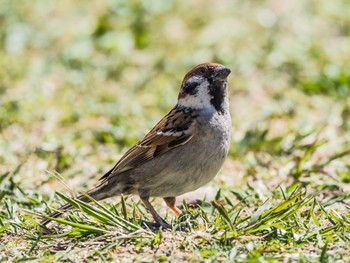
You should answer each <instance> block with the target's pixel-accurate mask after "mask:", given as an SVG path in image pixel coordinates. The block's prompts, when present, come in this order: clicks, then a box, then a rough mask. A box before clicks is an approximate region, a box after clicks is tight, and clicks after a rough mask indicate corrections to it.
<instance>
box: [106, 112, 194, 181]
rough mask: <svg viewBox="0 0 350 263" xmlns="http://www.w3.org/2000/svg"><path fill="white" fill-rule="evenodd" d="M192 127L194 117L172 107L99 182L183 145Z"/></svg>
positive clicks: (191, 134)
mask: <svg viewBox="0 0 350 263" xmlns="http://www.w3.org/2000/svg"><path fill="white" fill-rule="evenodd" d="M194 125H195V116H194V115H193V114H192V113H191V112H189V111H188V110H185V109H184V108H179V107H174V108H173V109H172V110H171V111H170V112H169V113H168V114H167V115H166V116H165V117H164V118H163V119H161V120H160V121H159V122H158V124H157V125H156V126H155V127H154V128H153V129H152V130H151V131H150V132H149V133H148V134H147V135H146V136H145V137H144V138H143V139H142V140H141V141H140V142H138V143H137V144H135V145H134V146H133V147H132V148H130V149H129V150H128V151H127V152H126V153H125V154H124V155H123V156H122V158H121V159H120V160H119V161H118V163H117V164H116V165H115V166H114V167H113V168H112V169H111V170H110V171H108V172H107V173H106V174H105V175H103V176H102V177H101V179H100V180H102V179H107V178H109V177H110V176H114V175H117V174H120V173H122V172H125V171H128V170H131V169H133V168H135V167H137V166H139V165H141V164H143V163H145V162H147V161H149V160H151V159H153V158H155V157H157V156H159V155H162V154H164V153H166V152H168V151H170V150H171V149H173V148H175V147H177V146H180V145H184V144H185V143H187V142H188V141H189V140H191V138H192V136H193V130H194Z"/></svg>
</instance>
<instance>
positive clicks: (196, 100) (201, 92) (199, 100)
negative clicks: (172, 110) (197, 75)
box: [178, 79, 212, 109]
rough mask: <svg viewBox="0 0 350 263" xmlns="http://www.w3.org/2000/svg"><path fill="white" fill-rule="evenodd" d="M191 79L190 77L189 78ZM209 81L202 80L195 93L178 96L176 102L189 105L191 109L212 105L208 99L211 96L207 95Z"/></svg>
mask: <svg viewBox="0 0 350 263" xmlns="http://www.w3.org/2000/svg"><path fill="white" fill-rule="evenodd" d="M189 81H191V79H189ZM208 87H209V82H208V81H204V82H203V83H202V84H201V85H200V86H199V87H198V88H197V94H196V95H191V94H188V95H187V96H185V97H183V98H180V99H179V101H178V104H180V105H182V106H185V107H190V108H193V109H202V108H208V107H212V105H211V103H210V100H211V99H212V97H211V96H210V95H209V90H208Z"/></svg>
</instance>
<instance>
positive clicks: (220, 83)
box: [41, 63, 231, 229]
mask: <svg viewBox="0 0 350 263" xmlns="http://www.w3.org/2000/svg"><path fill="white" fill-rule="evenodd" d="M230 73H231V70H230V69H229V68H228V67H225V66H223V65H221V64H218V63H203V64H199V65H197V66H195V67H194V68H192V69H191V70H190V71H189V72H188V73H187V74H186V75H185V77H184V79H183V81H182V84H181V87H180V91H179V95H178V100H177V103H176V105H175V106H174V107H173V108H172V109H171V110H170V112H169V113H168V114H166V115H165V116H164V117H163V118H162V119H161V120H160V121H159V122H158V123H157V124H156V125H155V126H154V128H153V129H152V130H151V131H150V132H149V133H148V134H147V135H146V136H145V137H144V138H143V139H142V140H141V141H139V142H138V143H136V144H135V145H134V146H132V147H131V148H130V149H129V150H128V151H127V152H126V153H125V154H124V155H123V156H122V157H121V158H120V159H119V161H118V162H117V163H116V164H115V166H114V167H113V168H112V169H110V170H109V171H108V172H106V173H105V174H104V175H103V176H102V177H101V178H100V180H99V183H98V185H97V186H96V187H94V188H93V189H91V190H89V191H87V192H86V193H85V194H82V195H80V196H78V197H77V199H79V200H81V201H83V202H91V200H92V199H94V200H97V201H99V200H103V199H106V198H109V197H113V196H118V195H138V196H139V197H140V199H141V200H142V202H143V203H144V204H145V206H146V207H147V209H148V210H149V212H150V213H151V215H152V217H153V219H154V221H155V222H156V224H157V225H158V226H159V227H162V228H163V229H169V228H170V229H171V225H169V224H168V223H167V222H166V221H165V220H164V219H163V218H162V217H161V216H160V215H159V214H158V213H157V212H156V210H155V208H154V207H153V206H152V204H151V202H150V201H149V198H150V197H161V198H163V199H164V201H165V203H166V205H167V206H168V207H169V208H170V209H171V210H172V211H173V212H174V213H175V214H176V215H177V216H180V215H181V214H182V211H181V210H180V209H179V208H178V207H176V205H175V201H176V197H177V196H179V195H182V194H184V193H187V192H191V191H194V190H196V189H198V188H200V187H201V186H203V185H205V184H207V183H208V182H210V181H211V180H212V179H213V178H214V177H215V176H216V174H217V173H218V172H219V170H220V168H221V167H222V165H223V163H224V161H225V159H226V157H227V154H228V150H229V146H230V137H231V116H230V109H229V95H228V84H227V78H228V76H229V75H230ZM91 198H92V199H91ZM72 208H73V206H72V205H71V204H68V203H67V204H65V205H63V206H62V207H61V208H59V209H58V210H56V211H55V212H53V213H52V214H51V215H50V216H49V217H50V218H56V217H59V216H60V215H62V214H63V213H64V212H65V211H67V210H70V209H72ZM49 217H46V219H44V220H43V221H42V222H41V223H42V226H45V225H46V224H48V223H49V222H50V221H51V220H50V219H49Z"/></svg>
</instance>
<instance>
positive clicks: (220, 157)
mask: <svg viewBox="0 0 350 263" xmlns="http://www.w3.org/2000/svg"><path fill="white" fill-rule="evenodd" d="M211 136H213V137H214V138H211V137H209V138H205V137H203V140H202V141H199V142H194V143H192V144H189V145H184V146H183V147H179V148H178V149H174V150H173V151H178V153H177V154H176V155H174V156H177V157H176V159H175V158H173V159H172V160H171V161H170V162H169V165H168V166H167V167H166V168H164V169H163V170H162V171H161V172H160V173H159V174H157V175H155V179H156V180H155V181H154V183H155V185H154V187H150V189H151V190H150V195H151V196H161V197H167V196H178V195H181V194H184V193H187V192H191V191H194V190H196V189H198V188H199V187H201V186H203V185H205V184H207V183H208V182H210V181H211V180H212V179H213V178H214V177H215V176H216V174H217V173H218V171H219V170H220V168H221V166H222V164H223V163H224V160H225V158H226V155H227V152H228V147H229V138H227V136H224V137H222V134H221V133H220V136H221V137H218V138H217V137H215V134H214V135H213V134H212V135H211ZM218 136H219V135H218ZM197 143H198V144H200V145H201V147H198V145H197ZM203 143H204V144H205V145H206V146H205V147H202V146H203ZM198 149H201V151H198Z"/></svg>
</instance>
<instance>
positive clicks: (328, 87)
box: [0, 0, 350, 262]
mask: <svg viewBox="0 0 350 263" xmlns="http://www.w3.org/2000/svg"><path fill="white" fill-rule="evenodd" d="M348 4H349V3H348V1H346V0H337V1H325V0H322V1H312V0H308V1H298V2H295V1H284V2H283V4H280V3H277V2H274V1H260V2H257V1H221V2H220V5H219V4H215V5H213V2H212V1H209V0H205V1H200V2H198V1H179V2H176V3H175V1H162V2H160V3H157V4H155V3H154V4H151V3H149V2H147V3H146V2H142V1H104V2H100V1H99V2H91V3H89V5H86V3H85V2H83V1H79V0H77V1H65V0H64V1H60V2H53V1H43V0H36V1H31V2H28V3H27V2H22V1H8V0H4V1H1V2H0V23H1V24H2V27H1V28H0V63H1V66H0V261H5V262H6V261H11V262H20V261H38V262H52V261H74V262H80V261H87V262H91V261H123V262H124V261H126V262H133V261H136V262H139V261H140V262H164V261H165V262H167V261H172V262H177V261H189V262H217V261H219V262H227V261H229V262H233V261H237V262H281V261H282V262H348V261H350V253H349V251H348V247H349V245H350V235H349V233H350V231H349V230H350V211H349V209H350V202H349V196H350V187H349V183H350V162H349V160H350V158H349V156H350V132H349V130H350V100H349V93H350V77H349V76H350V74H349V72H350V71H349V69H350V64H349V61H348V57H350V48H349V47H350V40H349V37H348V35H349V32H350V31H349V28H350V18H349V16H348V9H349V7H348ZM203 14H205V15H203ZM205 61H216V62H219V63H222V64H224V65H227V66H229V67H230V68H231V69H232V70H233V72H234V74H232V76H231V78H230V80H229V86H230V97H231V113H232V128H233V134H232V143H231V147H230V153H229V156H228V158H227V160H226V162H225V165H224V167H223V168H222V170H221V172H220V173H219V175H218V176H217V177H216V178H215V180H214V181H213V182H211V183H210V184H209V185H208V186H205V187H203V188H201V189H199V190H198V191H196V192H195V193H192V194H187V195H185V196H183V197H180V198H178V205H179V206H180V208H181V209H182V210H183V211H184V212H185V213H184V216H182V217H180V218H176V217H175V215H173V214H172V213H171V212H169V211H168V210H166V208H165V205H164V204H163V203H162V201H161V200H158V199H154V200H152V203H153V204H154V205H155V207H156V209H157V211H159V212H160V214H161V215H162V216H164V217H165V219H166V220H167V221H168V222H169V223H171V224H172V225H173V228H174V229H173V230H172V231H159V229H156V228H154V226H153V225H152V224H151V223H150V222H152V218H151V216H150V214H149V213H148V212H147V209H146V208H145V207H144V205H143V204H142V202H140V200H139V199H138V198H137V197H128V196H124V197H117V198H114V199H111V200H107V201H103V202H92V203H90V204H86V203H83V202H76V201H74V200H73V199H72V197H74V196H76V195H77V194H80V193H82V192H84V191H86V190H87V189H89V188H91V187H92V186H94V184H95V183H96V181H97V179H98V178H99V176H100V175H101V174H103V173H104V172H105V171H107V169H109V168H110V167H111V165H113V164H114V163H115V162H116V161H117V160H118V158H119V157H120V156H121V155H122V154H123V153H124V152H125V151H126V150H127V149H128V147H130V146H131V145H132V144H133V143H135V142H137V141H138V140H139V139H140V138H141V137H142V136H143V135H144V134H145V133H146V132H147V131H148V130H149V129H150V128H152V127H153V125H154V124H155V123H156V122H157V121H158V120H159V119H160V118H161V117H162V116H163V115H164V114H165V113H166V112H168V111H169V109H170V108H171V107H172V106H173V105H174V104H175V103H176V96H177V92H178V87H179V85H180V83H181V80H182V77H183V75H184V74H185V73H186V71H187V70H189V69H190V68H191V67H192V66H194V65H196V64H198V63H201V62H205ZM65 202H69V203H71V204H72V205H73V206H74V207H75V209H74V210H72V211H70V212H68V213H66V214H65V216H64V217H61V218H59V219H55V222H54V223H52V224H51V225H50V230H51V231H47V230H46V231H44V230H43V229H42V228H40V220H41V219H42V218H43V217H45V216H47V215H48V214H49V212H51V211H54V209H57V208H58V207H59V206H60V205H61V204H63V203H65Z"/></svg>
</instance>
